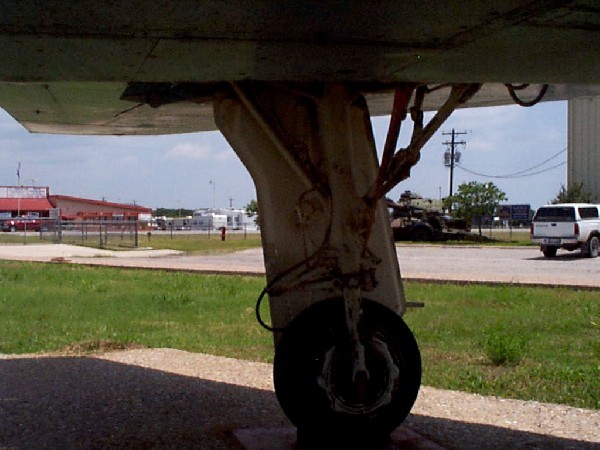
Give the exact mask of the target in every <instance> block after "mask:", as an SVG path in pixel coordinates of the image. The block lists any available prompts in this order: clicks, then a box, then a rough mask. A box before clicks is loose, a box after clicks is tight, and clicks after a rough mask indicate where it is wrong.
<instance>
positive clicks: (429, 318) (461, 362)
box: [0, 261, 600, 408]
mask: <svg viewBox="0 0 600 450" xmlns="http://www.w3.org/2000/svg"><path fill="white" fill-rule="evenodd" d="M263 284H264V279H262V278H250V277H237V276H236V277H224V276H208V275H199V274H190V273H173V272H162V271H143V270H135V269H111V268H101V267H84V266H74V265H68V264H36V263H21V262H7V261H0V285H1V286H2V289H1V290H0V353H30V352H42V351H46V352H48V351H50V352H56V351H59V352H61V351H63V352H64V349H66V348H73V347H74V344H81V343H84V345H83V347H86V346H87V347H91V348H93V347H94V346H95V345H96V346H97V345H98V343H101V342H105V343H106V342H109V343H116V344H125V345H129V344H136V345H143V346H148V347H172V348H179V349H183V350H189V351H194V352H206V353H211V354H216V355H224V356H230V357H235V358H244V359H250V360H256V361H272V357H273V346H272V336H271V334H270V333H268V332H267V331H265V330H263V329H262V328H260V327H259V326H258V325H257V323H256V321H255V318H254V304H255V301H256V297H257V295H258V294H259V292H260V290H261V289H262V287H263ZM405 288H406V292H407V296H408V299H409V300H412V301H417V300H418V301H424V302H425V304H426V306H425V308H423V309H411V310H409V311H408V312H407V314H406V315H405V320H406V322H407V323H408V324H409V326H410V327H411V329H413V331H414V333H415V335H416V337H417V340H418V342H419V345H420V347H421V351H422V355H423V365H424V378H423V382H424V384H426V385H429V386H435V387H440V388H448V389H457V390H463V391H469V392H477V393H481V394H488V395H499V396H502V397H511V398H521V399H533V400H538V401H546V402H555V403H565V404H569V405H573V406H579V407H584V408H600V404H599V402H600V301H599V300H600V294H599V292H598V291H577V290H570V289H560V288H537V287H511V286H480V285H468V286H457V285H453V284H426V283H406V286H405ZM498 354H499V355H500V359H499V360H496V361H494V357H495V356H494V355H498ZM503 357H507V358H506V359H505V360H504V361H501V360H502V358H503Z"/></svg>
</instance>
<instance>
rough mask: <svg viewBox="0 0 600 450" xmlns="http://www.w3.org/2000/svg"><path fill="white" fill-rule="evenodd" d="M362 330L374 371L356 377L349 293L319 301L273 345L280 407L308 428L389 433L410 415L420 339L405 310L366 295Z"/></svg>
mask: <svg viewBox="0 0 600 450" xmlns="http://www.w3.org/2000/svg"><path fill="white" fill-rule="evenodd" d="M362 307H363V314H362V315H361V318H360V321H359V324H358V332H359V336H360V339H361V342H362V344H363V345H364V347H365V362H366V368H367V372H368V376H364V374H361V373H360V372H359V375H358V376H356V377H355V380H354V381H353V357H352V350H353V348H352V345H351V342H350V339H349V336H348V331H347V327H346V321H345V312H344V300H343V299H342V298H336V299H330V300H325V301H321V302H318V303H315V304H314V305H312V306H310V307H309V308H307V309H306V310H304V311H303V312H302V313H300V314H299V315H298V316H297V317H296V318H295V319H294V320H293V321H292V323H291V325H290V327H289V328H288V329H286V330H285V331H284V332H283V335H282V337H281V339H280V340H279V343H278V344H277V347H276V350H275V361H274V382H275V392H276V394H277V398H278V400H279V403H280V404H281V407H282V409H283V410H284V412H285V413H286V414H287V416H288V417H289V418H290V420H291V421H292V422H293V423H294V424H295V425H296V426H297V427H298V431H299V436H300V432H301V431H302V430H307V434H308V432H310V433H313V434H314V433H317V434H319V433H321V432H324V433H328V434H330V435H331V434H336V430H339V432H340V433H339V434H342V435H344V436H352V435H353V434H355V435H356V436H369V435H370V436H379V435H382V434H385V435H386V436H387V435H388V434H389V433H390V432H391V431H393V430H394V429H395V428H396V427H397V426H398V425H399V424H400V423H402V421H403V420H404V419H405V418H406V416H407V415H408V413H409V412H410V409H411V408H412V405H413V403H414V402H415V400H416V398H417V393H418V391H419V386H420V384H421V357H420V353H419V349H418V347H417V343H416V341H415V338H414V336H413V334H412V333H411V331H410V329H409V328H408V327H407V326H406V324H405V323H404V321H403V320H402V318H401V317H400V316H399V315H397V314H396V313H394V312H393V311H391V310H390V309H388V308H386V307H385V306H383V305H381V304H379V303H376V302H374V301H370V300H365V299H362Z"/></svg>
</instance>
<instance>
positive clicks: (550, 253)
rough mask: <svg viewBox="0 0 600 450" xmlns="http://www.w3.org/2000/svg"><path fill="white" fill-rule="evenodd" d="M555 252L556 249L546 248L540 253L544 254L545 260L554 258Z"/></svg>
mask: <svg viewBox="0 0 600 450" xmlns="http://www.w3.org/2000/svg"><path fill="white" fill-rule="evenodd" d="M557 251H558V248H556V247H546V248H545V249H543V250H542V253H543V254H544V256H545V257H546V258H554V257H555V256H556V252H557Z"/></svg>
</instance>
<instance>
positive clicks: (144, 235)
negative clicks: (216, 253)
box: [0, 219, 259, 248]
mask: <svg viewBox="0 0 600 450" xmlns="http://www.w3.org/2000/svg"><path fill="white" fill-rule="evenodd" d="M36 222H37V223H35V224H23V225H22V226H19V227H5V229H4V231H5V233H2V234H1V239H0V242H4V243H12V244H19V243H22V244H27V243H35V242H40V241H42V242H52V243H56V244H72V245H87V246H92V247H100V248H135V247H138V246H146V245H151V242H152V237H154V236H161V237H166V238H168V237H172V238H178V239H182V238H184V239H185V238H189V239H217V240H224V239H227V240H231V239H235V240H246V239H249V238H253V237H256V236H259V231H258V230H257V229H256V227H249V226H242V227H239V228H235V229H234V228H226V229H225V232H223V230H222V229H218V230H215V229H213V228H195V229H178V228H176V227H166V229H162V230H156V229H150V228H148V227H147V225H148V223H147V222H140V221H122V220H121V221H61V220H53V219H40V220H37V221H36Z"/></svg>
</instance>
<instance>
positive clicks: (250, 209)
mask: <svg viewBox="0 0 600 450" xmlns="http://www.w3.org/2000/svg"><path fill="white" fill-rule="evenodd" d="M245 209H246V212H247V213H248V214H250V215H255V214H258V202H257V201H256V200H250V202H249V203H248V204H247V205H246V206H245Z"/></svg>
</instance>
